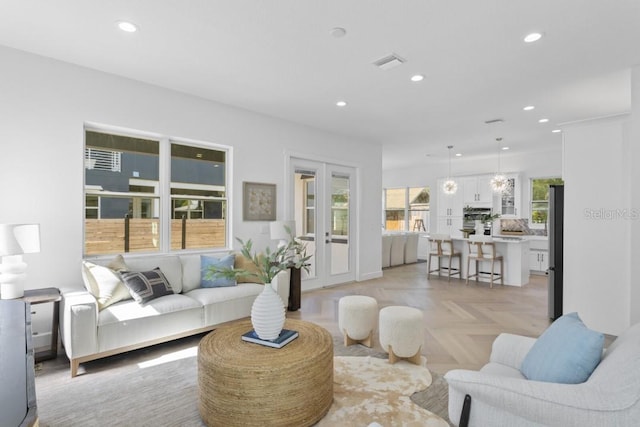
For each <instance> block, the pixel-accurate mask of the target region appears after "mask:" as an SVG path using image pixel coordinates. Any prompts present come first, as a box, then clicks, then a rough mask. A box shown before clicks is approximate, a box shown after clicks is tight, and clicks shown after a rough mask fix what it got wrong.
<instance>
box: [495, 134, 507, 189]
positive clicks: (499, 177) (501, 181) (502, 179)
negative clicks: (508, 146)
mask: <svg viewBox="0 0 640 427" xmlns="http://www.w3.org/2000/svg"><path fill="white" fill-rule="evenodd" d="M496 141H498V172H497V173H496V174H495V176H494V177H493V178H491V189H492V190H493V191H494V192H496V193H500V194H502V193H508V192H509V189H510V186H511V181H510V180H509V179H507V177H506V176H504V175H503V174H502V172H500V152H501V151H502V147H501V146H500V145H501V142H502V138H496Z"/></svg>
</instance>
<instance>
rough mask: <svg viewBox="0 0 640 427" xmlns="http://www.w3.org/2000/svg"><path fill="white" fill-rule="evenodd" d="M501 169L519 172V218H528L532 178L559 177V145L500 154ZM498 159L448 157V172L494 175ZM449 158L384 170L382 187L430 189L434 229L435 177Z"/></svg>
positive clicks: (433, 226) (444, 169) (442, 174)
mask: <svg viewBox="0 0 640 427" xmlns="http://www.w3.org/2000/svg"><path fill="white" fill-rule="evenodd" d="M500 163H501V170H502V171H503V172H505V173H511V172H513V173H519V174H520V176H521V178H522V197H521V201H522V206H521V209H522V212H523V214H522V217H523V218H528V217H529V214H528V212H529V198H530V196H529V194H530V191H531V189H530V185H529V182H530V179H531V178H548V177H559V176H560V175H561V173H562V146H561V144H558V147H557V148H555V149H553V150H549V151H540V152H536V153H517V152H512V153H508V154H502V156H501V162H500ZM497 165H498V158H497V155H496V156H487V157H484V158H480V159H478V158H474V159H470V158H469V159H465V158H464V157H462V158H455V159H452V160H451V174H452V175H455V176H463V175H480V174H493V173H495V172H496V168H497ZM448 168H449V163H448V159H447V160H446V161H443V162H440V163H435V162H432V163H425V166H424V167H421V168H412V169H395V170H384V171H383V172H382V187H383V188H394V187H420V186H425V185H426V186H429V187H430V188H431V202H430V210H431V212H433V214H432V215H431V224H430V227H431V228H430V229H431V230H435V229H436V221H437V215H436V214H435V212H437V209H438V207H437V197H436V195H437V188H436V180H437V179H438V178H442V177H446V176H447V173H448Z"/></svg>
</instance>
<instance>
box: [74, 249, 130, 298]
mask: <svg viewBox="0 0 640 427" xmlns="http://www.w3.org/2000/svg"><path fill="white" fill-rule="evenodd" d="M82 279H83V280H84V286H85V288H86V289H87V291H89V292H90V293H91V294H92V295H93V296H94V297H95V298H96V300H98V309H99V310H102V309H104V308H105V307H108V306H109V305H111V304H114V303H116V302H118V301H121V300H123V299H128V298H131V295H130V294H129V290H128V289H127V288H126V286H124V284H123V283H122V280H121V279H120V275H119V274H118V273H117V272H115V271H114V270H112V269H110V268H108V267H104V266H102V265H98V264H94V263H92V262H89V261H83V262H82Z"/></svg>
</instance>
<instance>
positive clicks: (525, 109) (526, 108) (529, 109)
mask: <svg viewBox="0 0 640 427" xmlns="http://www.w3.org/2000/svg"><path fill="white" fill-rule="evenodd" d="M534 108H536V107H535V106H533V105H527V106H526V107H524V108H523V110H524V111H531V110H533V109H534Z"/></svg>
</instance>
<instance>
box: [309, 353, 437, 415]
mask: <svg viewBox="0 0 640 427" xmlns="http://www.w3.org/2000/svg"><path fill="white" fill-rule="evenodd" d="M423 363H424V358H423ZM333 382H334V386H333V405H331V408H330V409H329V412H328V413H327V415H326V416H325V417H324V418H323V419H322V420H320V422H319V423H318V424H317V426H318V427H335V426H338V425H339V426H341V427H343V426H344V427H348V426H354V427H356V426H357V427H363V426H367V425H368V424H369V423H372V422H374V421H375V422H377V423H379V424H380V425H382V426H383V427H395V426H404V427H410V426H416V427H448V426H449V424H448V423H447V422H446V421H444V420H443V419H442V418H440V417H438V416H437V415H435V414H432V413H431V412H429V411H427V410H425V409H422V408H420V407H419V406H417V405H416V404H414V403H413V402H412V401H411V399H410V396H411V395H412V394H413V393H415V392H417V391H421V390H424V389H426V388H427V387H429V386H430V385H431V374H430V373H429V370H428V369H427V368H426V367H425V366H418V365H414V364H411V363H408V362H405V361H400V362H397V363H395V364H393V365H392V364H390V363H389V361H388V360H386V359H378V358H375V357H348V356H337V357H335V358H334V377H333Z"/></svg>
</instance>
